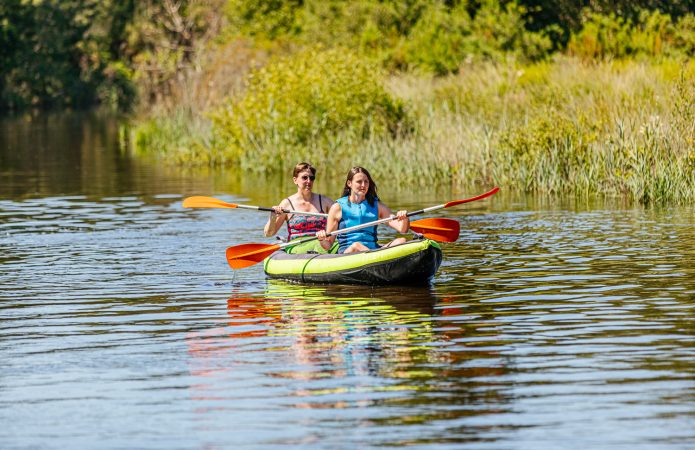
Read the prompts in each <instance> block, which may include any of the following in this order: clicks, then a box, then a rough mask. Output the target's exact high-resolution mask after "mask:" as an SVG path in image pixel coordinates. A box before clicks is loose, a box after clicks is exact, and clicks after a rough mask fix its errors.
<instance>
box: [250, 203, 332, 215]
mask: <svg viewBox="0 0 695 450" xmlns="http://www.w3.org/2000/svg"><path fill="white" fill-rule="evenodd" d="M236 207H237V208H243V209H255V210H257V211H268V212H272V211H275V210H274V209H273V208H266V207H265V206H251V205H236ZM282 212H284V213H285V214H298V215H301V216H319V217H328V214H326V213H320V212H312V211H295V210H292V209H283V210H282Z"/></svg>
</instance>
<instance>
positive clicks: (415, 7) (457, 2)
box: [0, 0, 695, 111]
mask: <svg viewBox="0 0 695 450" xmlns="http://www.w3.org/2000/svg"><path fill="white" fill-rule="evenodd" d="M693 13H695V0H359V1H351V0H141V1H135V0H31V1H28V0H3V1H1V2H0V111H3V110H13V109H21V108H25V107H61V106H71V107H72V106H86V105H91V104H95V103H102V104H108V105H111V106H113V107H117V108H126V107H128V106H129V105H132V104H133V102H135V101H136V92H137V93H138V94H139V98H140V101H141V102H143V103H156V102H158V101H161V99H163V98H166V97H167V96H169V95H170V94H171V92H172V85H174V84H176V83H177V82H179V81H180V79H181V77H182V74H183V73H185V72H186V71H187V70H188V71H190V70H200V68H199V67H197V66H196V65H197V64H198V62H197V60H196V56H197V55H198V54H200V53H204V52H205V51H207V50H208V48H209V46H211V45H215V44H212V43H213V42H217V43H218V44H219V41H220V40H225V39H226V40H232V39H237V38H238V37H239V36H244V37H246V38H249V39H252V40H253V41H255V42H257V43H261V42H262V43H264V44H267V43H271V44H270V46H278V47H279V48H281V49H282V51H287V49H296V48H297V47H306V46H309V45H315V44H317V43H321V44H323V45H324V46H325V47H327V48H331V47H344V48H349V49H351V50H352V51H355V52H358V53H359V54H360V55H362V56H366V57H368V58H370V59H374V60H376V61H378V62H380V63H381V64H382V65H383V66H384V67H386V68H387V69H391V70H404V69H405V70H407V69H411V68H417V69H422V70H427V71H432V72H434V73H437V74H443V73H448V72H454V71H456V70H457V69H458V68H459V67H460V65H461V63H462V62H463V61H465V60H468V59H470V58H481V59H493V60H494V59H501V58H504V57H506V56H507V55H509V54H513V55H514V56H515V57H516V58H518V59H521V60H528V61H535V60H539V59H542V58H544V57H545V56H546V55H548V54H549V52H550V51H551V50H562V51H564V49H565V48H566V47H567V46H568V45H570V46H571V47H572V49H573V50H572V51H574V52H577V53H581V54H583V55H585V56H589V57H590V56H591V51H590V49H589V48H588V47H586V46H589V44H591V42H594V41H595V43H596V45H597V46H598V47H600V48H597V49H596V53H597V54H598V55H602V54H606V55H621V54H624V55H628V56H629V55H632V54H635V53H640V52H643V47H644V46H645V45H652V44H648V43H647V44H645V42H644V41H645V39H646V40H647V41H649V40H650V39H652V38H655V36H656V39H657V40H660V39H661V40H663V39H665V42H666V44H667V46H666V48H668V49H673V48H677V47H679V46H680V47H682V48H685V49H686V50H685V51H680V53H683V54H686V55H692V51H690V50H687V49H688V48H692V47H693V44H692V42H693V31H692V24H693V21H694V20H695V19H693ZM634 29H636V31H635V30H634ZM616 33H617V35H619V37H620V39H622V40H621V42H619V44H618V45H619V47H620V48H615V46H613V47H612V45H613V44H611V43H610V42H607V41H606V42H603V41H602V39H603V38H602V37H601V36H604V35H605V36H606V37H609V36H613V35H615V34H616ZM627 35H630V37H629V38H627V37H626V36H627ZM623 38H624V39H623ZM215 40H217V41H215ZM628 41H629V42H628ZM582 42H584V43H586V46H585V47H586V48H584V50H586V51H584V50H582V51H578V49H579V48H581V47H582V44H581V43H582ZM654 45H656V47H657V48H659V44H654ZM635 49H638V50H635ZM647 53H649V52H647ZM652 53H657V54H658V51H657V52H652ZM667 53H669V54H673V53H678V52H674V51H671V50H669V52H667Z"/></svg>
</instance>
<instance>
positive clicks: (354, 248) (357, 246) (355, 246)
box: [343, 242, 369, 253]
mask: <svg viewBox="0 0 695 450" xmlns="http://www.w3.org/2000/svg"><path fill="white" fill-rule="evenodd" d="M365 250H369V247H367V246H366V245H364V244H362V243H360V242H353V243H352V244H351V245H350V246H349V247H348V248H346V249H345V251H344V252H343V253H355V252H363V251H365Z"/></svg>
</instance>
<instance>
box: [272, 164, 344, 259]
mask: <svg viewBox="0 0 695 450" xmlns="http://www.w3.org/2000/svg"><path fill="white" fill-rule="evenodd" d="M315 179H316V168H314V166H312V165H311V164H309V163H307V162H301V163H299V164H297V165H296V166H295V167H294V171H293V172H292V182H293V183H294V184H295V185H297V192H296V193H295V194H293V195H291V196H289V197H287V198H286V199H284V200H283V201H281V202H280V204H279V205H277V206H273V210H274V211H273V212H271V213H270V217H269V218H268V222H267V223H266V224H265V227H264V228H263V233H264V234H265V236H266V237H270V236H273V235H275V234H276V233H277V232H278V231H279V230H280V228H281V227H282V224H283V223H286V224H287V242H290V241H292V240H295V239H298V238H301V237H307V236H314V235H315V234H316V232H317V231H319V230H323V229H324V228H326V217H325V216H324V217H322V216H317V215H313V216H312V215H302V214H287V213H285V212H283V209H284V210H294V211H305V212H314V213H325V212H326V211H328V209H329V208H330V207H331V205H333V204H334V202H333V200H332V199H330V198H329V197H326V196H325V195H321V194H316V193H314V192H313V188H314V180H315ZM329 249H330V246H329V247H326V248H324V247H323V246H322V245H321V244H320V243H318V242H316V241H310V242H306V243H304V244H300V245H297V246H292V247H288V248H287V249H286V252H287V253H308V252H312V253H326V252H327V251H328V250H329Z"/></svg>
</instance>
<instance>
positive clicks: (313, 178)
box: [302, 175, 316, 181]
mask: <svg viewBox="0 0 695 450" xmlns="http://www.w3.org/2000/svg"><path fill="white" fill-rule="evenodd" d="M315 179H316V177H315V176H314V175H302V180H304V181H306V180H311V181H314V180H315Z"/></svg>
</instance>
